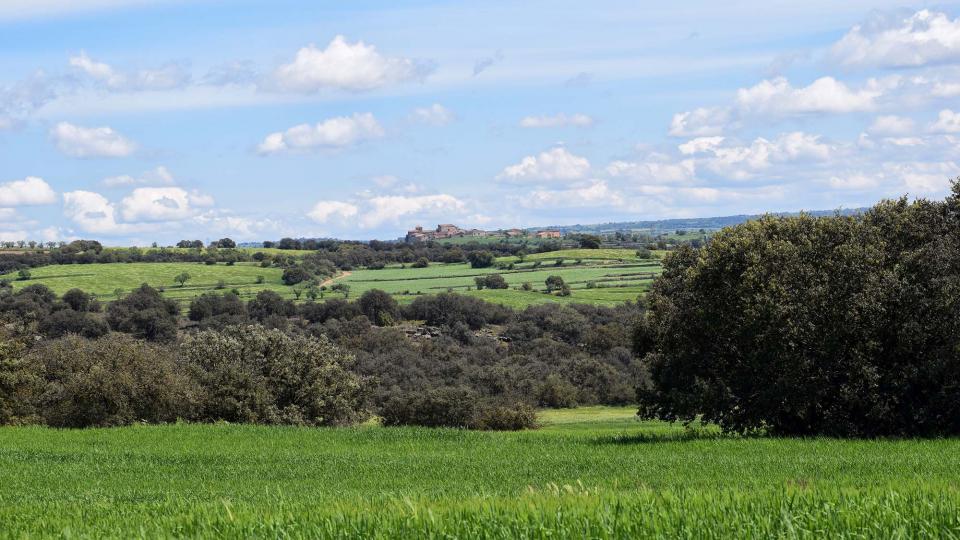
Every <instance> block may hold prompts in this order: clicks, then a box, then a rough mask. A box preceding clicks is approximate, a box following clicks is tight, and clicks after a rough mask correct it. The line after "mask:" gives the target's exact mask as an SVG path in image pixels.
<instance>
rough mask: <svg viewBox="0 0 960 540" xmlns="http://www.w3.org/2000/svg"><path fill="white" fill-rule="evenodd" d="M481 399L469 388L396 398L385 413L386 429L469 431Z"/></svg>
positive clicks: (415, 393) (449, 389)
mask: <svg viewBox="0 0 960 540" xmlns="http://www.w3.org/2000/svg"><path fill="white" fill-rule="evenodd" d="M478 398H479V396H477V394H476V393H475V392H473V391H471V390H468V389H466V388H431V389H427V390H424V391H422V392H410V393H407V394H403V395H400V396H396V397H394V398H393V399H391V400H390V402H389V403H387V405H386V407H384V409H383V411H382V412H381V416H383V425H385V426H425V427H453V428H468V427H470V426H471V425H472V424H473V422H474V417H475V415H476V413H477V399H478Z"/></svg>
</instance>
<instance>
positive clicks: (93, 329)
mask: <svg viewBox="0 0 960 540" xmlns="http://www.w3.org/2000/svg"><path fill="white" fill-rule="evenodd" d="M37 329H38V330H39V331H40V333H41V334H43V335H44V336H46V337H48V338H58V337H62V336H65V335H67V334H76V335H78V336H83V337H86V338H98V337H100V336H103V335H106V334H107V333H108V332H110V325H109V324H107V322H106V321H105V320H103V318H102V317H101V316H100V315H99V314H96V313H90V312H87V311H74V310H72V309H60V310H57V311H54V312H52V313H50V314H49V315H47V316H46V317H44V318H43V319H41V320H40V323H39V325H38V327H37Z"/></svg>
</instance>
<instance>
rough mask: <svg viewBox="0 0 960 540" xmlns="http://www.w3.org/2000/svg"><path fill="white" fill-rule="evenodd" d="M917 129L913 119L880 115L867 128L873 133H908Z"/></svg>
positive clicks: (891, 134)
mask: <svg viewBox="0 0 960 540" xmlns="http://www.w3.org/2000/svg"><path fill="white" fill-rule="evenodd" d="M915 129H916V126H915V125H914V122H913V120H911V119H910V118H906V117H903V116H895V115H888V116H878V117H877V118H876V119H875V120H874V121H873V124H871V125H870V127H869V128H868V129H867V131H869V132H870V133H871V134H872V135H890V136H894V135H907V134H910V133H913V132H914V131H915Z"/></svg>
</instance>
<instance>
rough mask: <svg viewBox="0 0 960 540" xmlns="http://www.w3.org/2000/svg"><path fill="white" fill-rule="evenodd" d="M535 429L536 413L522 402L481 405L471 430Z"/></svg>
mask: <svg viewBox="0 0 960 540" xmlns="http://www.w3.org/2000/svg"><path fill="white" fill-rule="evenodd" d="M536 427H537V411H536V410H535V409H534V408H533V407H531V406H530V405H528V404H526V403H522V402H517V403H511V404H507V405H501V404H496V403H485V404H481V405H480V406H479V407H478V409H477V412H476V413H475V414H474V419H473V422H472V423H471V424H470V428H471V429H480V430H487V431H520V430H522V429H534V428H536Z"/></svg>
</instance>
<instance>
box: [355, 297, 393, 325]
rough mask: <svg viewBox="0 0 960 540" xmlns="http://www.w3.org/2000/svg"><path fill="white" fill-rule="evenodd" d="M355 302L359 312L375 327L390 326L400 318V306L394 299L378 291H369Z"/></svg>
mask: <svg viewBox="0 0 960 540" xmlns="http://www.w3.org/2000/svg"><path fill="white" fill-rule="evenodd" d="M357 302H358V304H359V307H360V312H361V313H363V314H364V315H366V317H367V319H369V320H370V322H372V323H373V324H375V325H377V326H390V325H392V324H393V323H395V322H396V321H397V319H399V318H400V306H399V305H398V304H397V301H396V299H394V298H393V296H390V294H388V293H385V292H383V291H381V290H380V289H370V290H369V291H367V292H365V293H363V294H362V295H361V296H360V299H359V300H358V301H357Z"/></svg>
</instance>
